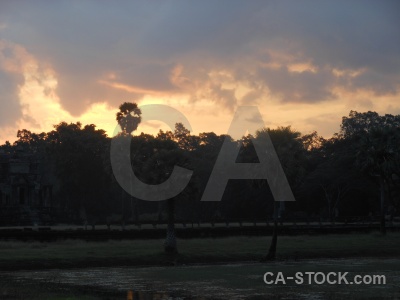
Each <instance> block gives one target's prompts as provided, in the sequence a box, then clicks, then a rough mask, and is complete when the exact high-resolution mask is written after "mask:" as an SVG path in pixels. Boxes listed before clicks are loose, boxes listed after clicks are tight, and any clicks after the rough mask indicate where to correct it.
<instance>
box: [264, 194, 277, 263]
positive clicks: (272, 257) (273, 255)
mask: <svg viewBox="0 0 400 300" xmlns="http://www.w3.org/2000/svg"><path fill="white" fill-rule="evenodd" d="M277 245H278V202H277V201H275V202H274V231H273V233H272V240H271V245H270V247H269V250H268V253H267V255H266V256H265V257H264V259H263V260H262V261H270V260H275V259H276V248H277Z"/></svg>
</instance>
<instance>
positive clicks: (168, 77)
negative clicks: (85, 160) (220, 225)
mask: <svg viewBox="0 0 400 300" xmlns="http://www.w3.org/2000/svg"><path fill="white" fill-rule="evenodd" d="M399 12H400V9H399V4H398V1H390V0H385V1H379V2H378V1H363V2H357V1H354V2H348V1H334V2H333V1H332V2H331V1H318V2H315V1H311V0H310V1H308V0H306V1H302V2H295V3H293V2H289V1H251V2H245V1H235V0H233V1H229V2H228V1H218V2H215V1H199V2H182V1H180V2H174V1H169V2H163V3H156V2H148V1H134V2H131V1H120V2H119V3H118V5H115V4H113V3H111V2H94V1H85V2H81V1H57V2H51V3H49V2H48V1H35V3H33V2H30V1H16V2H6V3H3V2H2V3H1V4H0V18H1V19H2V23H1V24H0V28H1V29H0V30H1V34H2V37H3V39H4V40H6V41H8V42H7V43H11V44H14V45H21V47H23V48H24V49H26V51H27V52H29V53H30V54H31V56H32V57H34V58H35V61H36V62H37V63H38V64H39V65H40V66H41V67H40V68H44V69H49V70H51V72H52V73H53V75H52V76H54V80H55V81H56V82H57V84H56V85H55V87H54V89H47V91H49V92H51V93H54V94H55V95H56V96H57V97H58V99H59V100H58V101H59V102H58V103H59V105H60V107H61V108H62V109H63V110H64V111H65V112H67V113H68V114H70V115H72V116H75V117H78V116H81V115H83V114H84V113H85V112H88V111H90V110H91V109H92V108H93V107H94V106H96V105H97V104H102V103H105V104H107V105H108V106H109V107H110V108H116V107H117V106H118V105H119V104H120V103H122V102H125V101H136V102H138V103H139V104H140V103H141V102H143V101H145V99H146V97H147V96H153V97H159V98H160V99H165V98H170V97H174V96H176V97H182V96H185V97H186V98H187V99H188V101H189V103H190V104H191V105H196V103H200V102H201V101H204V100H205V99H206V100H209V101H210V102H211V103H213V104H214V106H216V107H217V110H218V111H219V110H220V111H224V109H226V110H227V111H229V112H232V111H233V110H234V109H235V107H236V106H237V105H240V104H246V105H254V104H257V105H259V104H262V103H264V102H267V101H270V100H271V99H273V100H274V101H278V102H279V101H280V103H282V104H285V105H286V104H291V103H294V104H298V105H300V104H301V105H307V104H315V105H317V104H318V103H333V102H334V101H339V100H340V97H341V94H340V93H338V92H337V91H338V90H344V91H346V92H348V93H352V92H359V93H364V92H368V95H371V96H372V97H375V96H376V97H380V96H386V95H397V94H398V93H399V87H400V76H399V72H398V70H400V60H399V53H400V31H399V30H398V28H399V27H400V13H399ZM4 24H6V25H7V26H3V25H4ZM7 51H8V50H7ZM3 52H4V51H3ZM42 66H45V67H42ZM23 80H24V78H23V77H21V73H20V72H14V73H13V72H11V71H10V70H8V69H7V70H6V69H4V68H3V69H1V70H0V85H1V88H2V91H4V92H2V94H1V95H0V97H2V98H1V99H0V100H2V101H1V102H0V108H1V111H3V113H1V112H0V114H1V115H0V116H1V119H2V120H0V122H3V123H0V124H5V123H9V122H15V121H16V120H17V119H18V118H20V117H21V114H23V112H22V111H23V109H24V108H23V107H22V106H21V104H20V103H19V101H18V97H19V96H18V87H19V86H21V84H23ZM44 89H45V92H46V88H44ZM3 99H7V109H9V111H10V113H9V114H4V109H6V106H5V104H4V103H6V102H5V101H3ZM3 115H4V116H3ZM36 119H37V118H36ZM0 126H1V125H0Z"/></svg>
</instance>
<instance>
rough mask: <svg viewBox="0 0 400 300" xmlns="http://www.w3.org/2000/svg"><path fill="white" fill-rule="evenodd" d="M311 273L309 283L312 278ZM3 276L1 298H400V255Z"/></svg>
mask: <svg viewBox="0 0 400 300" xmlns="http://www.w3.org/2000/svg"><path fill="white" fill-rule="evenodd" d="M266 272H271V273H273V274H274V275H268V276H267V277H266V279H267V281H273V283H271V284H266V283H265V282H264V274H265V273H266ZM279 272H282V276H283V280H282V277H277V275H278V273H279ZM296 272H302V273H301V274H302V278H303V283H301V284H298V283H299V278H296ZM305 272H321V273H323V274H318V275H317V277H315V279H316V282H314V281H313V279H314V275H313V274H311V275H308V274H306V273H305ZM329 272H336V273H338V272H341V273H342V274H344V273H345V272H348V274H347V275H346V277H345V278H346V280H347V281H348V282H349V283H348V284H345V283H346V282H345V281H342V282H341V284H338V282H336V284H329V283H327V282H325V283H321V281H323V278H324V276H326V275H327V274H328V273H329ZM324 274H325V275H324ZM355 275H361V276H364V275H370V277H372V276H373V275H384V276H385V279H386V284H373V283H372V282H371V283H370V284H366V283H363V284H359V285H358V284H355V283H354V282H353V279H354V276H355ZM309 276H311V277H310V278H311V279H312V282H311V283H309V282H308V278H309ZM290 277H293V279H290ZM370 277H369V278H370ZM0 279H1V280H2V281H3V282H6V281H7V280H8V282H13V284H11V283H10V284H9V287H7V285H4V284H3V286H2V285H0V291H2V293H3V298H2V299H36V298H37V299H128V300H133V299H142V300H150V299H379V298H381V299H400V259H377V258H372V259H366V258H360V259H326V260H305V261H281V262H272V263H266V264H259V263H257V264H255V263H247V264H246V263H243V264H230V265H203V266H179V267H177V266H176V267H146V268H139V267H116V268H91V269H71V270H57V269H54V270H41V271H18V272H0ZM277 279H278V280H277ZM279 279H280V280H279ZM296 279H297V283H296V282H295V280H296ZM330 279H331V282H332V281H335V280H336V281H337V279H338V275H331V277H330ZM275 281H276V282H275ZM351 282H353V284H351ZM18 286H19V287H18ZM36 288H37V289H42V290H43V289H44V290H45V291H44V292H43V291H42V292H41V293H40V294H36V293H35V291H32V293H31V294H30V295H26V297H24V293H25V294H26V291H25V292H24V293H19V292H18V290H20V289H22V290H24V289H25V290H28V291H29V289H36ZM63 294H65V295H67V294H68V297H67V296H65V297H63ZM35 297H36V298H35ZM0 298H1V295H0Z"/></svg>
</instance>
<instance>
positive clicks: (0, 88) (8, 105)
mask: <svg viewBox="0 0 400 300" xmlns="http://www.w3.org/2000/svg"><path fill="white" fill-rule="evenodd" d="M22 81H23V78H20V77H19V76H17V75H14V74H12V75H11V74H10V73H5V72H3V71H1V70H0V126H2V127H3V126H4V127H7V126H10V127H12V126H13V125H15V123H16V121H17V120H18V119H19V118H20V117H21V116H22V113H21V106H20V104H19V100H18V84H20V83H21V82H22Z"/></svg>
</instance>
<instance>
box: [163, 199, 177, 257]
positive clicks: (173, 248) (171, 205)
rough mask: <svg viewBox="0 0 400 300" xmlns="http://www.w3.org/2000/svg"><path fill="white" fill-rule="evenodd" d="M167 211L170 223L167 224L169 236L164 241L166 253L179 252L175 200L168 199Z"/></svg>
mask: <svg viewBox="0 0 400 300" xmlns="http://www.w3.org/2000/svg"><path fill="white" fill-rule="evenodd" d="M167 211H168V225H167V237H166V239H165V243H164V250H165V252H166V253H169V254H174V253H178V248H177V245H176V235H175V216H174V214H175V200H174V199H168V200H167Z"/></svg>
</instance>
